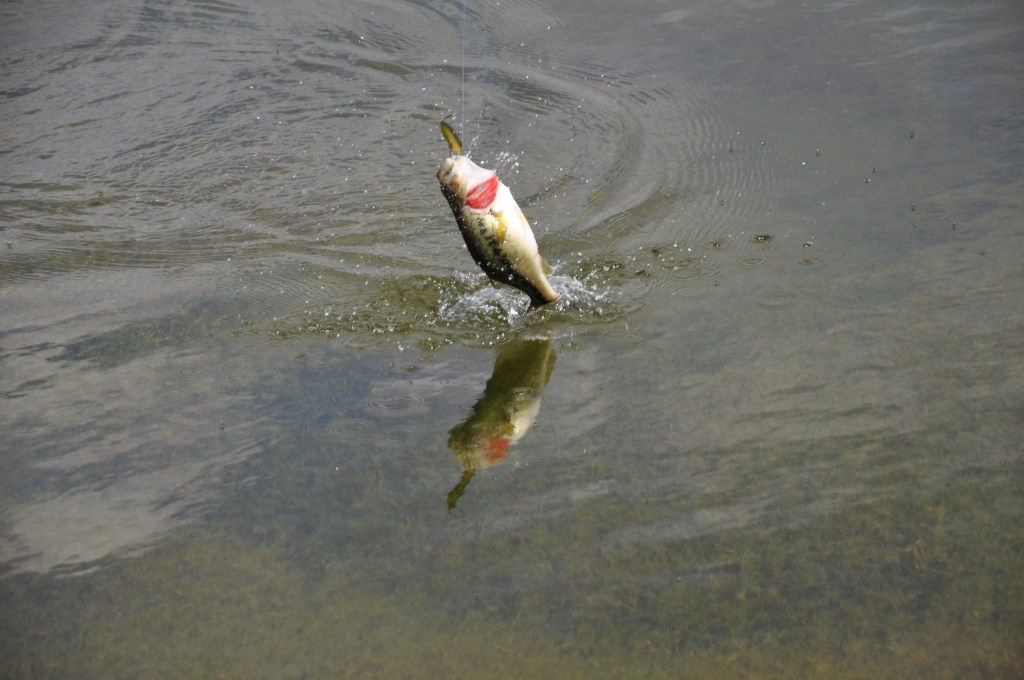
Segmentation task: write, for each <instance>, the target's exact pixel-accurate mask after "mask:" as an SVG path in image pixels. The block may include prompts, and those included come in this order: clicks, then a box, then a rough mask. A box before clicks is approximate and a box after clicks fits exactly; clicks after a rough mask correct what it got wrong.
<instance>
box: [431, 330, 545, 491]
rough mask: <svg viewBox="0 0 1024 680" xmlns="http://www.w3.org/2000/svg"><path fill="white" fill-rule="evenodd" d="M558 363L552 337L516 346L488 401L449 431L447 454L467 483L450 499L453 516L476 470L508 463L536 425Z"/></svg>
mask: <svg viewBox="0 0 1024 680" xmlns="http://www.w3.org/2000/svg"><path fill="white" fill-rule="evenodd" d="M555 358H556V357H555V350H554V349H553V348H552V347H551V338H549V337H547V338H533V339H523V340H517V341H514V342H513V343H511V344H510V345H508V346H506V347H503V348H502V349H501V350H500V351H499V352H498V355H497V356H496V357H495V359H494V370H493V371H492V372H491V378H490V380H488V381H487V386H486V387H485V388H484V394H483V396H482V397H481V398H480V400H479V401H477V402H476V404H475V405H474V406H473V409H472V412H471V413H470V415H469V416H468V417H467V418H465V419H464V420H463V421H462V422H460V423H459V424H458V425H456V426H455V427H453V428H452V429H451V430H449V431H448V448H450V449H451V450H452V452H453V453H454V454H455V455H456V457H458V459H459V463H460V464H461V466H462V479H461V480H460V481H459V483H458V484H457V485H456V486H455V488H454V489H452V490H451V492H450V493H449V494H448V509H449V510H454V509H455V504H456V503H457V502H458V500H459V498H461V497H462V494H463V493H465V491H466V487H467V486H468V485H469V482H470V480H472V479H473V476H474V475H475V474H476V472H477V470H480V469H482V468H489V467H493V466H495V465H501V464H502V463H504V462H505V461H506V460H507V459H508V457H509V453H510V450H511V448H512V447H513V446H514V445H515V444H516V442H518V441H519V440H520V439H522V438H523V437H524V436H525V435H526V433H527V432H529V431H530V429H531V428H533V426H534V425H535V424H536V423H537V418H538V417H539V415H540V412H541V408H540V405H541V398H542V397H543V394H544V388H545V387H547V384H548V381H549V380H550V379H551V373H552V371H553V370H554V368H555Z"/></svg>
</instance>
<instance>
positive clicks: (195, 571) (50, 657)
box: [0, 470, 1024, 678]
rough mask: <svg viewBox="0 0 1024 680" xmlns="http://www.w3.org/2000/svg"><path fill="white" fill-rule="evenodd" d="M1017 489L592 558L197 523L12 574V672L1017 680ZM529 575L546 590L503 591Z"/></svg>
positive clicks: (540, 536)
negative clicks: (345, 539)
mask: <svg viewBox="0 0 1024 680" xmlns="http://www.w3.org/2000/svg"><path fill="white" fill-rule="evenodd" d="M1019 481H1020V480H1019V471H1018V472H1015V471H1013V470H990V471H988V473H987V474H986V475H985V476H984V478H982V479H976V480H967V481H963V482H958V483H956V484H951V485H950V486H949V487H948V488H947V489H946V490H944V491H943V492H942V493H938V494H936V493H924V492H922V493H917V494H915V493H911V494H908V495H907V496H905V497H902V498H898V499H894V500H892V501H890V502H886V503H879V504H875V505H872V506H857V507H852V508H849V509H848V510H846V511H844V512H841V513H835V514H832V515H830V516H827V517H825V518H822V519H819V520H816V521H812V522H808V523H806V524H804V525H801V526H796V527H792V528H788V529H782V530H776V531H764V532H750V531H736V532H723V533H719V534H718V535H715V536H713V537H703V538H695V539H691V540H682V541H675V542H662V543H648V544H646V545H645V546H643V547H641V548H638V549H636V550H634V551H626V552H619V553H616V554H614V555H612V554H611V553H609V554H607V555H604V556H601V555H598V556H591V557H586V556H582V555H578V554H576V553H574V551H573V546H572V545H571V543H572V542H573V537H571V536H565V535H564V534H563V532H562V531H560V530H553V528H554V527H543V526H534V527H532V529H531V530H530V531H509V532H504V533H500V534H493V535H489V536H486V537H481V538H480V540H478V541H475V542H466V541H463V542H454V543H448V544H445V543H444V542H441V541H435V542H433V543H431V542H426V541H422V540H419V538H421V537H417V536H416V532H417V529H416V528H415V527H414V526H408V527H407V528H406V529H407V530H406V536H407V544H406V548H405V550H403V551H400V552H399V551H395V550H388V549H387V548H385V549H382V550H380V551H374V550H372V549H371V550H361V551H357V552H356V553H350V552H348V551H345V550H343V549H340V548H339V547H338V546H337V544H336V543H335V541H336V539H337V538H338V533H337V529H336V527H334V526H332V524H331V523H332V521H333V519H332V516H331V512H330V509H328V510H327V511H326V512H324V513H323V514H321V515H319V519H318V520H316V521H313V522H309V521H308V520H307V522H306V526H305V527H304V528H301V527H298V526H294V527H293V530H292V531H287V532H280V531H275V532H272V533H270V534H265V535H263V537H262V539H260V540H254V539H255V535H254V534H252V533H249V534H248V535H245V532H239V531H238V530H237V525H236V526H235V528H234V529H233V528H231V527H230V526H225V525H223V524H221V525H219V526H211V525H208V526H206V527H196V528H194V529H191V530H188V531H185V532H182V533H181V534H179V535H178V536H177V537H176V538H175V540H173V541H171V542H169V543H167V544H166V545H164V546H163V547H160V548H158V549H154V550H152V551H151V552H149V553H147V554H145V555H143V556H142V557H139V558H137V559H132V560H124V561H120V562H116V563H112V564H109V565H105V566H104V568H102V569H100V570H98V571H96V572H95V573H93V574H91V575H88V576H86V577H79V578H70V579H59V578H55V577H53V576H43V575H17V576H14V577H11V578H8V579H7V580H5V581H2V582H0V600H2V602H3V603H4V611H5V614H4V616H3V617H2V623H0V658H3V659H5V661H4V673H3V675H4V677H12V678H13V677H43V678H45V677H61V678H89V677H106V678H120V677H145V678H182V677H222V678H236V677H237V678H254V677H275V678H291V677H294V678H300V677H352V678H360V677H366V678H371V677H410V678H420V677H422V678H428V677H474V676H480V675H486V676H488V677H495V678H502V677H510V678H522V677H560V678H577V677H579V678H583V677H622V678H634V677H635V678H671V677H718V678H732V677H735V678H745V677H838V678H843V677H850V678H857V677H879V678H905V677H933V678H999V677H1005V678H1011V677H1020V674H1021V672H1022V671H1024V656H1022V655H1021V651H1020V650H1021V644H1020V643H1021V640H1022V635H1024V605H1022V602H1024V600H1022V598H1021V597H1019V594H1020V592H1021V588H1022V587H1024V579H1022V577H1021V574H1024V559H1022V556H1024V545H1022V541H1021V538H1020V536H1019V532H1017V531H1015V530H1014V527H1015V523H1014V521H1013V520H1014V518H1016V517H1019V511H1020V508H1019V504H1020V500H1019V498H1017V497H1016V496H1015V495H1014V494H1015V489H1016V488H1019V487H1017V486H1016V484H1018V483H1019ZM979 493H984V494H985V495H986V496H987V497H989V498H993V499H998V501H999V502H998V503H997V504H995V505H994V506H989V507H985V506H984V505H982V504H979V502H978V494H979ZM318 496H319V494H316V493H314V494H312V496H311V498H313V499H315V498H316V497H318ZM289 498H290V502H291V503H292V504H295V503H299V504H302V503H304V502H309V503H310V504H313V503H315V502H316V501H315V500H309V501H303V500H301V499H297V498H296V496H294V495H290V496H289ZM283 501H284V494H283V493H282V502H283ZM303 510H306V511H308V510H310V508H304V509H303ZM571 519H572V518H567V520H571ZM268 521H272V520H268ZM277 523H278V524H279V525H282V526H287V525H288V524H289V521H288V520H287V519H284V520H280V519H279V520H277ZM599 525H600V522H599V521H598V522H595V523H593V525H592V527H591V528H590V529H589V531H599V529H598V528H597V527H599ZM381 538H382V539H383V540H384V541H387V540H388V539H387V538H385V537H381ZM576 540H578V541H580V542H581V543H583V542H585V540H586V539H585V537H584V538H578V539H576ZM567 542H568V543H569V544H570V545H568V546H567V545H566V543H567ZM332 546H333V548H332ZM569 557H572V558H573V563H572V564H568V563H566V560H567V559H568V558H569ZM521 568H529V569H531V570H532V576H533V578H532V582H533V587H531V588H528V589H523V588H520V589H516V588H511V589H509V588H508V587H507V585H505V586H503V585H502V584H503V583H506V584H507V583H508V581H509V580H510V578H511V576H509V575H508V574H505V573H504V572H505V571H506V570H515V569H521ZM565 572H569V575H570V576H571V578H565V575H566V573H565Z"/></svg>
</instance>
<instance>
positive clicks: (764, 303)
mask: <svg viewBox="0 0 1024 680" xmlns="http://www.w3.org/2000/svg"><path fill="white" fill-rule="evenodd" d="M754 302H755V303H757V305H758V306H759V307H764V308H765V309H782V308H785V307H789V306H791V305H792V304H794V303H795V302H796V296H795V295H792V294H790V293H783V292H773V293H762V294H761V295H758V296H757V297H756V298H754Z"/></svg>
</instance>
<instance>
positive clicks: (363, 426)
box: [328, 418, 373, 433]
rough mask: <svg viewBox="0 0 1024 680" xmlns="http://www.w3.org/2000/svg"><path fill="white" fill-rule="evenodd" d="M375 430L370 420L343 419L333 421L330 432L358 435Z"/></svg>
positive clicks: (329, 428)
mask: <svg viewBox="0 0 1024 680" xmlns="http://www.w3.org/2000/svg"><path fill="white" fill-rule="evenodd" d="M372 428H373V424H372V423H371V422H370V421H369V420H363V419H361V418H342V419H339V420H335V421H333V422H332V423H331V424H330V426H329V427H328V430H329V431H331V432H345V433H357V432H368V431H370V429H372Z"/></svg>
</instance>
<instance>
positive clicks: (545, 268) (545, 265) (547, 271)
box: [537, 253, 551, 276]
mask: <svg viewBox="0 0 1024 680" xmlns="http://www.w3.org/2000/svg"><path fill="white" fill-rule="evenodd" d="M537 259H539V260H540V269H541V271H542V272H544V276H550V275H551V265H549V264H548V263H547V260H545V259H544V256H543V255H540V254H539V253H538V255H537Z"/></svg>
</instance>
